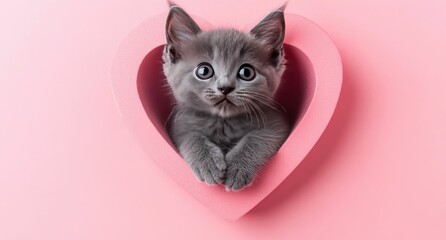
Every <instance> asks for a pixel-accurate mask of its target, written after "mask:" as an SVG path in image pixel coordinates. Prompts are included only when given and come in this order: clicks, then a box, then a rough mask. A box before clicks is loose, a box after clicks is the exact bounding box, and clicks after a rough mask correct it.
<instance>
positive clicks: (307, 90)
mask: <svg viewBox="0 0 446 240" xmlns="http://www.w3.org/2000/svg"><path fill="white" fill-rule="evenodd" d="M166 17H167V15H160V16H156V17H153V18H151V19H149V20H147V21H146V22H144V23H142V24H141V25H139V26H138V27H136V28H135V29H134V30H133V31H132V32H131V33H129V35H128V36H127V37H126V38H125V39H124V40H123V41H122V43H121V45H120V47H119V49H118V51H117V54H116V57H115V60H114V64H113V67H112V82H113V91H114V96H115V100H116V104H117V106H118V109H119V111H120V114H121V115H122V117H123V118H124V121H125V123H126V124H127V125H128V126H129V127H130V129H132V131H133V133H134V134H135V136H136V137H137V139H138V141H139V143H140V144H141V146H142V147H143V149H144V150H145V151H146V152H147V155H148V156H149V157H150V158H151V159H152V160H153V161H155V162H156V163H157V165H158V166H159V167H160V168H161V169H163V170H164V171H165V172H166V173H167V174H168V175H169V176H170V177H171V178H172V179H173V180H175V182H177V184H178V185H179V186H181V187H182V188H184V189H185V190H186V191H187V192H188V193H190V194H192V196H194V197H195V198H196V199H198V200H199V201H200V202H201V203H203V204H204V205H205V206H207V207H208V208H210V209H212V210H214V211H215V212H217V213H219V214H220V215H221V216H223V217H224V218H226V219H228V220H236V219H238V218H240V217H241V216H243V215H244V214H246V213H247V212H248V211H249V210H251V209H252V208H253V207H254V206H256V205H257V204H258V203H259V202H260V201H261V200H262V199H264V198H265V197H266V196H267V195H268V194H270V193H271V192H272V191H273V190H274V189H275V188H276V187H277V186H278V185H279V184H280V183H281V182H282V181H283V180H284V179H285V178H286V177H287V176H288V175H289V174H290V173H291V172H292V171H293V170H294V169H295V168H296V167H297V165H298V164H299V163H300V162H301V161H302V160H303V159H304V158H305V156H306V155H307V154H308V152H309V151H310V150H311V148H312V147H313V146H314V144H315V143H316V142H317V140H318V139H319V137H320V136H321V134H322V133H323V131H324V129H325V127H326V126H327V124H328V122H329V121H330V118H331V116H332V114H333V112H334V109H335V107H336V104H337V101H338V97H339V93H340V89H341V85H342V64H341V60H340V57H339V54H338V51H337V50H336V47H335V45H334V44H333V42H332V41H331V40H330V38H329V37H328V36H327V34H326V33H325V32H324V31H323V30H322V29H321V28H320V27H319V26H317V25H316V24H315V23H313V22H311V21H309V20H307V19H305V18H303V17H301V16H297V15H293V14H289V13H287V14H285V17H286V24H287V32H286V38H285V43H286V44H285V54H286V58H287V60H288V63H287V70H286V72H285V74H284V77H283V80H282V84H281V87H280V88H279V91H278V100H279V102H281V103H282V104H283V105H284V106H285V108H286V109H287V111H288V113H289V115H290V118H291V119H292V120H293V122H295V126H294V130H293V132H292V133H291V135H290V136H289V138H288V139H287V141H286V142H285V143H284V144H283V146H282V148H281V149H280V151H279V152H278V153H277V154H276V156H275V157H274V158H273V159H272V160H271V161H270V162H269V164H268V165H267V166H266V167H264V169H263V170H262V172H261V173H260V175H259V176H258V177H257V179H256V180H255V182H254V184H253V185H252V186H251V187H249V188H246V189H245V190H243V191H240V192H227V191H225V190H224V188H222V187H215V186H214V187H211V186H208V185H205V184H203V183H201V182H198V181H197V180H196V179H195V177H194V175H193V173H192V171H191V170H190V169H189V167H188V165H187V164H186V163H185V162H184V160H183V159H182V158H181V157H180V156H179V155H178V153H177V152H176V150H175V149H174V148H173V146H172V144H171V142H170V140H169V138H168V135H167V133H166V131H165V128H164V123H165V120H166V119H167V117H168V115H169V113H170V111H171V99H170V98H169V97H168V96H167V91H166V89H165V87H162V86H163V85H164V84H165V78H164V75H163V73H162V67H161V65H162V60H161V54H162V50H163V44H164V43H165V34H164V24H165V19H166ZM195 19H196V20H197V22H198V23H199V24H200V25H201V26H202V27H203V26H205V27H204V29H209V24H207V23H205V21H203V20H200V19H197V18H195ZM206 26H207V27H206Z"/></svg>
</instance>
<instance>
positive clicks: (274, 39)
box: [250, 5, 285, 51]
mask: <svg viewBox="0 0 446 240" xmlns="http://www.w3.org/2000/svg"><path fill="white" fill-rule="evenodd" d="M284 8H285V5H284V6H282V7H281V8H279V9H277V10H276V11H274V12H272V13H270V14H269V15H268V16H266V17H265V18H264V19H263V20H262V21H260V23H258V24H257V25H256V26H255V27H254V28H253V29H252V30H251V32H250V33H251V34H252V35H253V36H254V37H256V38H257V39H259V40H261V41H262V42H264V44H265V45H266V47H267V48H268V49H269V50H271V51H276V50H281V49H282V45H283V40H284V38H285V17H284V14H283V10H284Z"/></svg>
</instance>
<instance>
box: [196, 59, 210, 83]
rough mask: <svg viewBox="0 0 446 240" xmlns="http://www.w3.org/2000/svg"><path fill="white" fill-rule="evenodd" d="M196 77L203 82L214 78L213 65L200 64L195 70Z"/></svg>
mask: <svg viewBox="0 0 446 240" xmlns="http://www.w3.org/2000/svg"><path fill="white" fill-rule="evenodd" d="M195 76H196V77H197V78H198V79H201V80H207V79H209V78H211V77H212V76H214V69H212V66H211V64H209V63H206V62H204V63H200V64H198V67H197V68H195Z"/></svg>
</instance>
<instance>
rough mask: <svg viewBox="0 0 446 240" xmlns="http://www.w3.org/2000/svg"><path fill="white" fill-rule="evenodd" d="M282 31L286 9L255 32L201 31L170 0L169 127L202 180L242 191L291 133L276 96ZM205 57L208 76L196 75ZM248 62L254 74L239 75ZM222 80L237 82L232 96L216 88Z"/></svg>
mask: <svg viewBox="0 0 446 240" xmlns="http://www.w3.org/2000/svg"><path fill="white" fill-rule="evenodd" d="M284 31H285V23H284V18H283V9H279V10H277V11H274V12H272V13H271V14H269V15H268V16H267V17H266V18H265V19H264V20H263V21H262V22H260V23H259V24H258V25H257V26H256V27H254V28H253V29H252V30H251V32H250V33H243V32H240V31H237V30H233V29H218V30H212V31H207V32H204V31H202V30H201V29H200V28H199V27H198V25H197V24H196V23H195V22H194V21H193V20H192V19H191V18H190V17H189V15H187V13H186V12H185V11H184V10H183V9H181V8H179V7H178V6H176V5H172V6H171V10H170V13H169V16H168V19H167V24H166V38H167V44H166V47H165V51H164V55H163V60H164V65H163V68H164V74H165V75H166V78H167V82H168V84H169V85H170V87H171V89H172V92H173V95H174V97H175V99H176V103H177V105H176V107H175V110H174V112H173V114H172V117H171V118H170V120H169V124H168V131H169V135H170V137H171V139H172V141H173V142H174V144H175V145H176V147H177V148H178V150H179V152H180V154H181V156H182V157H183V158H184V159H185V160H186V162H187V163H188V164H189V165H190V167H191V169H192V170H193V171H194V173H195V175H196V176H197V178H198V179H199V180H201V181H204V182H206V183H208V184H224V185H225V187H226V190H228V191H229V190H232V191H236V190H240V189H242V188H244V187H245V186H247V185H249V184H250V183H251V182H252V181H253V180H254V177H255V175H256V173H257V172H258V171H259V169H260V168H261V167H262V166H263V165H264V164H265V163H266V162H267V161H268V160H269V159H270V158H271V157H272V156H273V155H274V154H275V153H276V152H277V151H278V149H279V148H280V146H281V145H282V144H283V142H284V141H285V139H286V137H287V136H288V134H289V132H290V126H289V124H288V122H287V121H286V119H285V117H284V114H283V110H282V109H281V106H280V105H279V104H278V103H277V102H276V101H274V99H273V97H274V94H275V92H276V90H277V88H278V86H279V83H280V79H281V76H282V74H283V71H284V57H283V49H282V44H283V38H284ZM271 33H273V34H271ZM203 62H207V63H210V64H211V65H212V67H213V69H214V76H213V77H212V78H210V79H208V80H200V79H198V78H197V77H196V76H195V74H194V72H195V69H196V67H197V66H198V65H199V64H200V63H203ZM246 63H247V64H250V65H252V66H253V67H254V69H255V72H256V77H255V78H254V79H253V80H252V81H244V80H242V79H240V78H239V77H237V74H238V72H239V69H240V67H241V66H242V65H243V64H246ZM224 87H230V88H235V89H234V90H233V91H232V92H230V93H229V94H227V96H226V99H227V100H224V99H225V95H224V94H223V93H222V92H221V91H219V90H218V88H224Z"/></svg>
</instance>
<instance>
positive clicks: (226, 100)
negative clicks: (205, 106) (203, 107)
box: [214, 98, 235, 106]
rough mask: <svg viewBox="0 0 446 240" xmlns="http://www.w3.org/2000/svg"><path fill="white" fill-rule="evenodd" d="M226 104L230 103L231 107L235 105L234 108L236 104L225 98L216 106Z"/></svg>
mask: <svg viewBox="0 0 446 240" xmlns="http://www.w3.org/2000/svg"><path fill="white" fill-rule="evenodd" d="M224 102H228V103H230V104H231V105H234V106H235V104H234V103H233V102H231V101H230V100H229V99H227V98H223V99H222V100H220V101H218V102H217V103H216V104H215V105H214V106H217V105H220V104H221V103H224Z"/></svg>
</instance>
